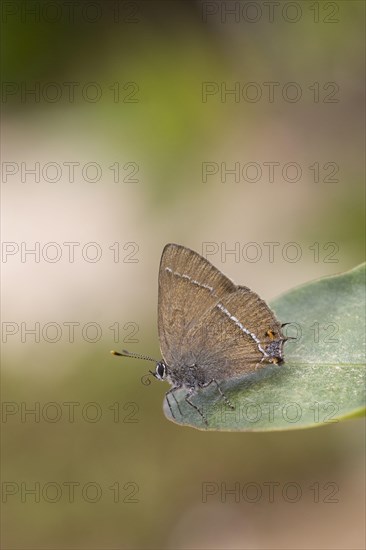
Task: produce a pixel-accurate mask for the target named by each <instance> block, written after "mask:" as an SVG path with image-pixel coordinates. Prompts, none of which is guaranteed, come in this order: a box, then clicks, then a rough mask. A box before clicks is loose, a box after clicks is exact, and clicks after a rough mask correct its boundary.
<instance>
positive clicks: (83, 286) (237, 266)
mask: <svg viewBox="0 0 366 550" xmlns="http://www.w3.org/2000/svg"><path fill="white" fill-rule="evenodd" d="M267 4H268V3H260V2H249V3H248V2H220V3H218V2H183V1H182V2H179V1H172V2H156V1H152V2H114V1H111V2H108V1H107V2H82V3H78V2H75V3H70V5H71V7H70V5H69V7H67V6H66V5H65V3H63V2H56V1H53V2H48V3H44V2H26V3H25V4H24V3H22V2H12V3H11V2H4V3H3V6H2V27H3V53H2V57H3V60H2V66H3V68H2V80H3V89H2V92H3V104H2V114H3V116H2V137H3V139H2V240H3V250H2V252H3V254H2V271H3V285H2V298H3V299H2V329H3V345H2V359H3V361H2V364H3V368H2V399H3V411H2V412H3V418H2V420H3V440H2V442H3V444H2V454H3V456H2V460H3V472H2V474H3V475H2V478H3V512H2V520H3V529H2V547H3V548H7V549H19V548H21V549H28V548H51V547H52V548H54V549H55V550H56V549H57V550H59V549H62V550H63V549H71V548H72V549H84V548H88V549H99V548H111V549H112V548H123V549H135V548H136V549H137V548H151V549H152V548H167V549H168V548H169V549H171V548H172V549H175V548H179V549H180V548H182V549H183V548H192V549H193V548H194V549H214V548H215V549H216V548H220V549H221V548H222V549H224V548H225V549H226V548H235V549H241V548H245V549H254V548H255V549H280V548H296V549H312V548H313V549H320V548H322V549H323V548H324V549H328V548H332V549H333V548H335V549H349V548H352V549H357V548H363V547H364V512H365V510H364V496H365V495H364V462H363V461H364V421H363V419H357V420H352V421H348V422H345V423H339V424H334V425H330V426H327V427H322V428H318V429H314V430H303V431H293V432H283V433H268V434H265V433H248V434H235V433H203V432H197V431H194V430H192V429H189V428H182V427H178V426H175V425H173V424H171V423H169V422H168V421H167V420H166V419H165V417H164V415H163V412H162V401H163V396H164V393H165V391H167V389H168V386H166V385H163V384H158V383H152V384H151V385H150V386H149V387H147V386H144V385H143V384H142V383H141V381H140V379H141V377H142V376H143V375H144V374H145V373H146V372H147V369H148V368H149V366H150V365H149V364H143V363H142V362H141V363H140V362H133V361H128V360H125V361H123V360H121V361H118V360H117V359H115V358H112V357H111V356H110V355H109V350H110V349H112V348H128V349H130V350H131V351H136V352H141V353H147V354H150V355H152V356H153V357H159V343H158V338H157V327H156V306H157V273H158V266H159V261H160V255H161V251H162V249H163V247H164V245H165V244H166V243H167V242H177V243H181V244H184V245H186V246H188V247H190V248H193V249H194V250H196V251H198V252H200V253H203V252H204V251H205V250H206V252H207V250H212V251H213V252H214V253H213V254H212V255H211V256H208V258H209V259H210V260H211V261H212V262H213V263H214V264H215V265H216V266H217V267H218V268H219V269H221V270H222V271H223V272H224V273H225V274H227V275H228V276H229V277H231V278H232V279H233V280H234V281H235V282H237V283H240V284H245V285H246V286H249V287H250V288H252V289H253V290H255V291H257V292H258V293H259V294H260V295H261V297H263V298H264V299H266V300H270V299H272V298H274V297H275V296H277V295H278V294H280V293H282V292H285V291H286V290H288V289H290V288H292V287H294V286H296V285H299V284H302V283H304V282H306V281H309V280H311V279H314V278H317V277H321V276H326V275H330V274H333V273H338V272H341V271H345V270H348V269H350V268H352V267H354V266H355V265H357V264H359V263H360V262H362V261H363V260H364V236H363V227H364V206H363V205H364V190H363V185H362V181H363V159H364V151H363V144H364V141H363V138H364V121H363V115H364V108H363V101H364V94H363V81H364V66H363V59H364V54H363V45H364V25H363V17H364V4H363V3H362V2H356V1H355V2H354V1H347V2H344V1H337V2H331V3H329V2H328V3H325V2H315V3H310V2H306V1H302V2H301V1H300V2H297V3H289V2H280V3H279V6H277V7H276V8H274V7H273V6H272V8H273V10H274V11H273V12H272V8H271V9H270V8H269V6H268V5H267ZM276 4H277V3H276ZM290 4H295V7H294V6H292V7H291V5H290ZM296 6H297V7H296ZM230 10H233V11H230ZM71 83H73V84H71ZM205 83H206V84H205ZM207 83H210V84H209V87H208V88H207ZM248 83H252V84H251V86H249V87H247V85H248ZM268 83H274V84H273V88H272V89H273V93H274V95H273V101H272V98H271V96H270V95H269V90H270V85H269V84H268ZM289 83H294V84H289ZM210 86H211V87H210ZM71 88H72V89H73V90H74V97H73V98H70V95H69V94H70V89H71ZM207 89H209V90H212V93H211V95H205V94H204V92H205V90H207ZM31 90H35V91H34V93H33V94H32V92H31ZM225 90H227V91H230V90H236V92H235V93H236V95H235V94H230V93H229V94H226V95H225V93H224V91H225ZM299 90H300V91H301V97H299V98H298V101H293V98H294V97H296V96H294V95H293V94H294V93H299ZM238 91H239V92H238ZM27 92H28V93H27ZM254 93H259V94H261V97H260V99H258V101H253V98H255V97H256V96H255V95H251V94H254ZM95 94H99V97H98V95H97V96H95ZM258 97H259V96H258ZM95 98H96V99H95ZM36 163H39V164H38V165H37V164H36ZM117 163H118V166H119V174H118V177H117V175H116V169H117V168H116V167H117ZM248 163H249V166H248ZM272 163H276V164H272ZM288 163H290V168H289V172H286V171H285V172H283V170H286V169H284V166H286V165H288ZM235 164H236V167H238V166H239V172H237V173H236V175H235V174H232V173H231V174H230V173H229V172H228V173H227V174H226V175H225V169H226V170H227V171H230V170H232V169H233V167H235ZM270 164H271V165H273V166H274V177H273V178H272V179H273V181H271V177H270V172H269V165H270ZM70 166H73V167H74V176H73V177H70V171H71V168H70ZM291 166H292V168H291ZM294 166H295V168H293V167H294ZM111 167H112V168H111ZM207 167H208V168H207ZM243 167H244V169H243ZM245 167H246V168H245ZM258 167H259V169H258ZM207 169H209V170H211V172H215V173H212V174H210V175H207V177H206V178H204V177H203V174H204V173H205V172H204V171H205V170H207ZM295 169H296V170H300V172H301V176H299V179H298V181H291V180H294V179H296V178H295V176H294V175H293V174H294V173H295V172H293V171H291V170H295ZM32 170H35V171H36V172H35V174H34V173H32ZM245 170H248V171H247V172H246V171H245ZM258 170H259V172H258ZM300 172H298V173H299V174H300ZM243 174H244V175H243ZM284 174H285V176H284ZM256 175H257V176H258V181H253V180H255V179H256ZM286 175H287V176H288V177H286ZM246 176H247V180H250V181H246V179H245V178H246ZM205 179H206V180H207V181H204V180H205ZM37 180H39V181H37ZM93 180H95V181H93ZM115 180H117V181H115ZM221 180H224V181H221ZM236 180H237V181H236ZM22 243H23V244H22ZM37 243H39V244H37ZM50 243H55V244H50ZM65 243H74V245H73V246H74V249H73V250H74V261H71V260H70V256H69V251H70V250H71V245H70V244H65ZM90 243H95V244H94V245H93V244H92V245H90ZM205 243H206V244H205ZM207 243H210V247H211V248H209V249H208V248H207ZM249 243H255V244H254V245H250V244H249ZM265 243H276V245H273V246H275V248H274V257H273V259H272V260H273V261H271V258H270V256H269V245H268V244H267V245H266V244H265ZM289 243H296V249H295V248H294V245H292V244H289ZM37 247H39V248H37ZM235 247H236V250H237V251H239V253H240V254H239V256H238V257H237V256H235V255H233V254H229V253H228V251H229V250H233V249H235ZM32 249H35V250H36V251H38V250H39V257H37V256H35V255H32V254H31V253H28V254H26V250H32ZM258 250H259V254H260V257H258V261H251V260H253V258H254V257H255V256H254V255H255V252H256V251H258ZM294 251H300V255H301V257H300V256H299V259H298V261H291V258H292V254H294ZM225 252H226V253H225ZM37 253H38V252H37ZM95 254H99V255H100V257H99V258H98V257H97V261H94V260H95ZM286 254H287V256H286ZM58 256H59V257H58ZM55 258H56V259H57V261H54V260H55ZM289 258H290V259H289ZM36 259H38V260H39V261H35V260H36ZM37 323H38V325H37ZM72 327H73V329H72ZM32 329H33V330H35V331H36V332H35V334H32V333H31V331H32ZM27 331H30V332H27ZM72 334H73V337H71V335H72ZM71 403H73V405H71ZM50 404H51V405H50ZM88 404H89V405H88ZM90 404H91V405H90ZM31 409H34V410H35V411H36V412H35V413H34V414H31V413H29V414H27V410H31ZM71 409H72V410H73V411H74V416H72V415H71V413H70V411H71ZM94 413H95V414H96V415H97V416H96V417H95V418H94V416H93V415H94ZM94 420H95V421H94ZM205 482H207V483H211V484H214V485H213V486H214V487H216V486H217V487H218V488H219V489H218V492H217V493H216V494H215V495H212V496H209V497H208V498H207V502H203V496H202V495H203V494H202V491H203V484H204V483H205ZM269 482H273V483H275V484H279V485H276V487H278V493H277V492H276V493H275V496H274V499H273V501H271V499H270V498H269V494H268V492H267V487H268V485H266V483H267V484H268V483H269ZM4 483H5V485H4ZM88 483H91V484H92V485H91V486H90V491H89V490H88V487H86V489H85V484H88ZM222 483H223V484H225V487H227V488H229V489H230V488H233V487H234V486H235V484H239V489H240V491H242V489H243V487H244V486H245V484H248V483H249V484H250V483H252V484H256V487H260V489H261V491H262V495H261V496H260V497H258V500H257V502H250V501H249V502H248V501H247V500H250V499H245V498H243V495H242V494H241V497H240V498H239V499H238V500H239V502H235V495H231V496H230V495H228V496H227V500H226V502H222V501H221V500H222V495H223V493H222V489H221V484H222ZM288 483H290V484H291V483H292V484H296V486H297V487H300V488H301V496H300V497H299V499H298V501H297V502H289V499H287V498H286V493H285V497H284V496H283V490H284V486H286V484H288ZM22 484H23V485H22ZM37 484H38V485H37ZM47 484H49V485H47ZM70 484H71V485H72V484H74V485H72V486H73V487H74V489H75V492H74V496H73V498H71V497H70V492H69V490H70ZM215 484H216V485H215ZM329 484H333V485H329ZM117 487H118V488H119V490H118V491H117ZM237 487H238V485H237ZM335 487H336V488H337V489H336V494H335V496H333V498H331V499H330V500H331V501H332V500H333V501H332V502H331V501H329V498H327V496H329V495H330V494H331V493H332V490H333V489H334V488H335ZM32 488H33V489H34V490H35V491H36V493H35V494H31V493H27V489H32ZM60 488H61V494H59V490H60ZM99 490H100V493H98V491H99ZM83 491H84V492H83ZM88 491H89V492H88ZM93 491H96V492H94V493H93ZM317 492H318V493H317ZM117 493H118V494H117ZM131 495H132V496H131ZM316 495H317V496H316ZM94 497H95V502H92V501H93V499H94ZM99 497H100V498H99ZM37 500H39V502H37ZM52 500H54V502H52ZM115 500H117V501H118V502H115ZM133 500H136V502H133ZM317 500H318V501H319V502H318V501H317Z"/></svg>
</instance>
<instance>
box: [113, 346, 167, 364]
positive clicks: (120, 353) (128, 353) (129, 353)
mask: <svg viewBox="0 0 366 550" xmlns="http://www.w3.org/2000/svg"><path fill="white" fill-rule="evenodd" d="M111 354H112V355H118V356H119V357H133V358H134V359H144V360H145V361H153V362H154V363H158V360H157V359H153V358H152V357H149V356H148V355H141V354H140V353H133V352H132V351H127V350H126V349H123V350H122V351H114V350H112V351H111Z"/></svg>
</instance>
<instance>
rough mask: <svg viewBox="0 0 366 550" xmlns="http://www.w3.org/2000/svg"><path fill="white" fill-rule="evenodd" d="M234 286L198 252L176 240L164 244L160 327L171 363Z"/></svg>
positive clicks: (166, 353)
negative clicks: (205, 318) (208, 314)
mask: <svg viewBox="0 0 366 550" xmlns="http://www.w3.org/2000/svg"><path fill="white" fill-rule="evenodd" d="M235 290H236V287H235V285H234V284H233V283H232V281H230V279H228V278H227V277H225V276H224V275H223V274H222V273H221V272H220V271H219V270H218V269H216V268H215V267H214V266H213V265H211V264H210V263H209V262H208V261H207V260H205V259H204V258H202V257H201V256H200V255H199V254H196V253H195V252H193V251H192V250H189V249H188V248H185V247H183V246H178V245H175V244H168V245H167V246H166V247H165V248H164V250H163V254H162V257H161V262H160V269H159V300H158V329H159V339H160V348H161V352H162V355H163V358H164V360H165V361H166V362H167V364H168V365H172V364H173V363H176V362H177V361H179V362H180V360H181V358H182V356H183V355H184V349H183V347H182V346H183V343H184V341H185V340H186V337H187V334H188V332H189V331H190V330H192V329H193V327H194V326H195V325H197V324H200V320H201V318H202V317H204V316H205V314H206V313H207V312H208V311H210V310H211V309H212V308H213V307H214V306H215V304H216V303H217V302H218V301H219V300H220V298H221V297H223V296H225V295H228V294H230V293H232V292H235Z"/></svg>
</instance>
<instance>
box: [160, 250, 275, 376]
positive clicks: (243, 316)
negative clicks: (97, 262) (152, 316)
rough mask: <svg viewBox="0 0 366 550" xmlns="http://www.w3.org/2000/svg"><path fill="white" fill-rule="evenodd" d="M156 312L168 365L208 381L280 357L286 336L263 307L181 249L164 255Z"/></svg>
mask: <svg viewBox="0 0 366 550" xmlns="http://www.w3.org/2000/svg"><path fill="white" fill-rule="evenodd" d="M158 309H159V311H158V318H159V322H158V324H159V339H160V347H161V352H162V355H163V358H164V360H165V361H166V363H167V364H168V365H169V366H171V367H172V366H174V368H179V367H183V366H186V365H193V364H194V365H197V366H198V367H200V368H201V369H202V370H203V371H204V373H205V378H206V379H207V381H209V380H211V379H212V378H215V379H216V380H220V379H222V378H226V377H232V376H240V375H242V374H245V373H247V372H252V371H253V370H254V369H255V367H256V366H257V365H258V363H260V362H261V361H263V360H264V361H269V360H272V359H273V358H274V357H277V356H279V358H281V354H282V343H283V341H284V337H283V335H282V332H281V326H280V324H279V322H278V321H277V320H276V318H275V317H274V314H273V313H272V311H271V310H270V309H269V307H268V306H267V305H266V303H265V302H264V301H263V300H261V299H260V298H259V296H258V295H257V294H255V293H254V292H252V291H251V290H249V289H248V288H246V287H241V286H236V285H235V284H234V283H233V282H232V281H230V279H228V278H227V277H225V275H223V274H222V273H221V272H220V271H219V270H218V269H216V268H215V267H214V266H213V265H212V264H211V263H210V262H208V261H207V260H206V259H205V258H203V257H201V256H200V255H199V254H197V253H196V252H193V251H192V250H189V249H187V248H185V247H182V246H178V245H173V244H170V245H167V246H166V247H165V249H164V251H163V254H162V259H161V263H160V271H159V304H158ZM264 361H263V362H262V364H263V363H264Z"/></svg>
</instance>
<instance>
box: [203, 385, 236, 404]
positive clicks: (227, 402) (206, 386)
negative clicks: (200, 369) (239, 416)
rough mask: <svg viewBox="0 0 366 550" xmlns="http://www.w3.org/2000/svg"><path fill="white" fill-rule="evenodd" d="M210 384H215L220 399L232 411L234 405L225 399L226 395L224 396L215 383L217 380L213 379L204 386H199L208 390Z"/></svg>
mask: <svg viewBox="0 0 366 550" xmlns="http://www.w3.org/2000/svg"><path fill="white" fill-rule="evenodd" d="M212 383H214V384H216V387H217V389H218V390H219V393H220V395H221V397H222V398H223V400H224V401H225V403H226V405H228V406H229V407H230V409H233V410H234V409H235V407H234V405H233V404H232V403H231V402H230V401H229V399H228V398H227V397H226V395H225V394H224V392H223V391H222V389H221V388H220V386H219V383H218V382H217V380H215V378H213V379H212V380H210V381H209V382H207V383H206V384H203V386H201V388H208V386H210V385H211V384H212Z"/></svg>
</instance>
